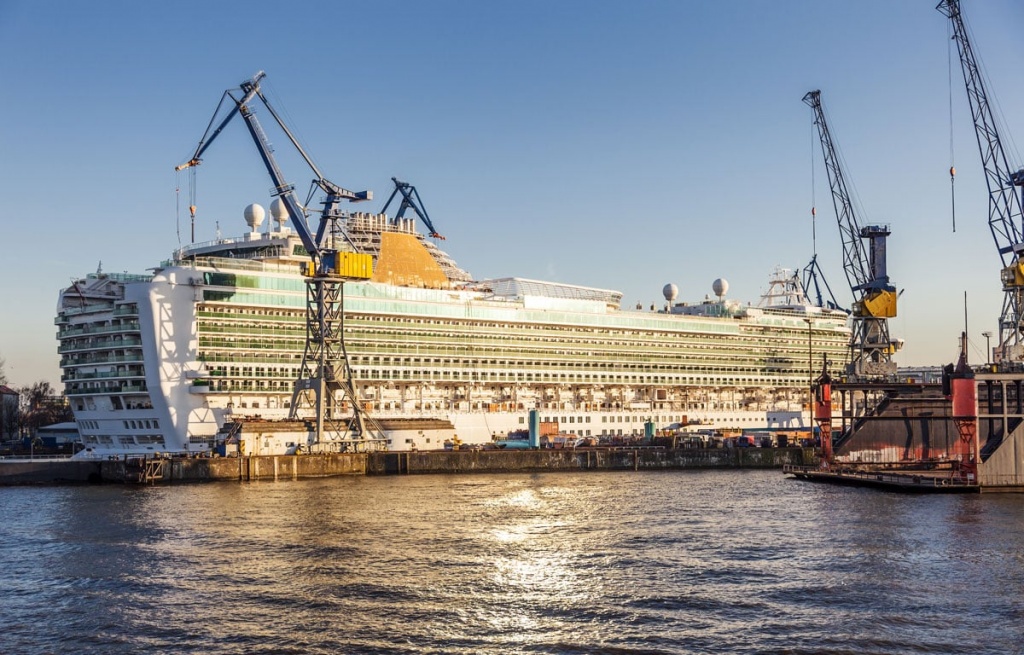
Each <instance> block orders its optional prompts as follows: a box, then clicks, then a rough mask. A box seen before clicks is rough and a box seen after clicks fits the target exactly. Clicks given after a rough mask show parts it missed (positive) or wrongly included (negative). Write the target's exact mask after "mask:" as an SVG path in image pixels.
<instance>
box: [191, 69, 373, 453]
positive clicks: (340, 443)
mask: <svg viewBox="0 0 1024 655" xmlns="http://www.w3.org/2000/svg"><path fill="white" fill-rule="evenodd" d="M264 77H265V74H264V72H263V71H260V72H258V73H257V74H256V75H255V76H253V77H252V78H251V79H249V80H246V81H245V82H242V84H241V85H240V86H239V90H240V91H241V95H240V96H239V97H236V96H235V95H234V94H233V93H232V90H228V91H225V92H224V96H223V97H222V98H221V103H220V104H219V105H218V106H217V109H216V111H215V112H214V117H213V119H211V121H210V126H212V125H213V124H214V121H215V120H216V118H217V115H218V114H219V113H220V110H221V107H222V106H223V105H224V102H225V99H227V98H230V99H231V101H232V102H233V103H234V106H233V107H231V108H230V109H229V111H228V113H227V115H226V116H225V117H224V118H223V119H222V120H221V121H220V123H219V124H218V125H217V127H216V129H214V130H213V131H212V132H210V127H209V126H208V127H207V133H206V134H204V135H203V138H202V139H201V140H200V142H199V146H198V147H197V148H196V151H195V153H194V154H193V155H192V157H191V159H189V160H188V161H187V162H185V163H184V164H181V165H180V166H178V167H177V168H176V170H183V169H186V168H190V167H193V166H197V165H199V164H200V163H201V161H202V159H201V157H202V155H203V154H204V153H205V152H206V150H207V148H209V147H210V145H211V144H212V143H213V141H214V140H215V139H216V138H217V136H218V135H219V134H220V133H221V131H222V130H223V129H224V128H225V127H226V126H227V124H228V123H229V122H230V121H231V119H233V118H234V117H235V116H241V117H242V119H243V120H244V121H245V125H246V127H247V128H248V130H249V134H250V136H251V137H252V140H253V143H255V145H256V149H257V151H258V152H259V155H260V158H261V159H262V160H263V164H264V166H265V167H266V169H267V172H268V173H269V174H270V178H271V180H272V181H273V183H274V187H273V191H272V195H274V196H276V197H278V198H279V199H280V200H281V202H282V203H283V204H284V207H285V209H286V210H287V212H288V217H289V218H290V219H291V224H292V225H293V226H294V228H295V231H296V233H297V234H298V236H299V239H300V240H301V241H302V245H303V247H305V249H306V251H307V252H308V253H309V256H310V259H311V261H310V263H309V265H308V266H307V267H306V269H305V271H303V272H304V273H305V276H306V344H305V349H304V352H303V357H302V366H301V372H300V375H299V378H298V379H297V380H296V382H295V388H294V392H293V395H292V403H291V408H290V418H291V419H298V418H300V417H299V412H300V411H301V410H303V409H312V410H313V413H314V421H315V427H314V429H315V440H314V441H313V443H312V444H310V445H311V450H320V451H325V450H337V451H343V450H360V449H370V448H383V447H384V444H385V439H384V437H383V434H382V431H381V430H380V426H379V425H376V423H375V421H373V420H372V419H370V418H369V417H368V416H366V415H365V413H364V412H363V409H362V405H361V403H360V402H359V401H358V398H357V397H356V393H355V386H354V383H353V380H352V370H351V368H350V366H349V362H348V356H347V353H346V351H345V342H344V336H343V335H344V311H343V309H344V283H345V281H346V280H347V279H367V278H369V277H370V275H371V274H372V256H371V255H369V254H364V253H357V252H354V251H348V250H341V249H338V248H337V247H336V244H335V243H334V237H335V235H337V234H344V231H343V230H340V229H339V225H338V222H339V221H340V220H342V219H343V218H344V217H345V215H344V213H343V212H342V211H341V210H340V208H339V205H340V203H341V202H342V201H350V202H358V201H361V200H371V199H372V198H373V194H372V193H371V192H369V191H361V192H358V193H355V192H352V191H348V190H347V189H344V188H342V187H340V186H338V185H336V184H334V183H333V182H331V181H329V180H327V178H325V177H324V176H323V174H322V173H321V172H320V170H319V169H318V168H317V166H316V165H315V164H314V163H313V161H312V159H311V158H310V157H309V155H307V154H306V152H305V150H304V149H303V148H302V146H301V145H300V144H299V143H298V141H297V140H296V139H295V137H294V136H293V135H292V132H291V130H289V129H288V126H287V125H285V123H284V121H283V120H281V118H280V116H279V115H278V114H277V112H276V111H274V108H273V107H272V106H271V105H270V103H269V102H268V101H267V99H266V97H265V96H264V95H263V93H262V92H261V91H260V80H262V79H263V78H264ZM256 98H259V100H260V101H261V102H262V103H263V105H264V106H265V107H266V108H267V110H268V111H269V112H270V114H271V116H273V118H274V120H275V121H276V122H277V124H278V126H279V127H280V128H281V129H282V131H283V132H284V133H285V134H286V135H287V137H288V139H289V141H291V143H292V145H293V146H295V148H296V150H297V151H298V152H299V154H300V155H301V156H302V158H303V159H304V160H305V162H306V164H307V165H308V166H309V167H310V168H311V169H312V170H313V173H314V175H315V177H314V179H313V185H314V186H315V187H318V188H320V189H321V190H322V191H323V192H324V194H325V197H324V200H323V201H322V204H323V209H322V210H321V213H320V223H319V226H318V227H317V231H316V234H315V235H314V234H312V233H311V232H310V230H309V228H308V227H307V226H306V218H307V216H306V210H305V208H304V207H303V205H302V204H301V203H300V202H299V200H298V198H297V197H296V196H295V187H294V186H293V185H292V184H289V183H288V182H287V181H286V180H285V178H284V174H283V173H282V172H281V169H280V167H279V166H278V164H277V161H276V159H275V158H274V155H273V148H272V147H271V145H270V141H269V139H267V136H266V133H265V132H264V131H263V127H262V126H261V125H260V122H259V120H258V119H257V118H256V113H255V111H254V110H253V108H252V106H251V103H252V102H253V100H254V99H256ZM346 238H347V237H346ZM339 394H340V395H341V396H342V397H344V398H347V400H348V401H349V402H350V404H351V406H352V418H351V420H346V418H345V417H343V416H342V415H341V411H340V405H339V403H338V396H339Z"/></svg>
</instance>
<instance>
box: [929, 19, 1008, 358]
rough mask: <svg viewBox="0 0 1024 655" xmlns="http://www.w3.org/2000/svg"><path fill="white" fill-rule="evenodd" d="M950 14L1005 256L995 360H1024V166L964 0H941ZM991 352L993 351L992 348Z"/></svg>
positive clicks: (993, 226)
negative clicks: (1004, 128) (1012, 151)
mask: <svg viewBox="0 0 1024 655" xmlns="http://www.w3.org/2000/svg"><path fill="white" fill-rule="evenodd" d="M936 9H938V10H939V11H940V12H941V13H943V14H944V15H945V16H946V17H947V18H949V20H950V23H951V25H952V29H953V37H952V38H953V40H954V41H956V45H957V49H958V50H959V52H960V67H961V68H962V69H963V74H964V84H965V85H966V87H967V100H968V102H969V103H970V106H971V115H972V116H973V118H974V132H975V135H976V136H977V139H978V150H979V151H980V152H981V166H982V168H983V169H984V170H985V184H986V185H987V186H988V226H989V229H990V230H991V232H992V238H993V239H994V240H995V242H996V249H997V250H998V251H999V257H1000V258H1001V260H1002V270H1001V274H1000V277H1001V279H1002V283H1003V309H1002V312H1001V313H1000V316H999V341H998V342H997V343H996V350H995V361H996V362H1005V363H1017V364H1021V363H1024V334H1022V332H1024V259H1022V253H1024V227H1022V214H1021V206H1022V204H1024V201H1022V199H1021V197H1020V196H1019V195H1018V192H1017V190H1016V188H1015V187H1024V169H1017V170H1014V169H1013V168H1011V167H1010V165H1009V163H1008V160H1007V158H1006V153H1005V152H1004V151H1003V145H1002V142H1001V141H1000V139H999V130H998V129H997V127H996V120H995V116H994V115H993V113H992V107H991V105H990V103H989V98H988V94H987V93H986V92H985V83H984V81H983V76H982V71H981V67H980V65H979V62H978V60H977V58H976V57H975V55H974V49H973V48H972V47H971V42H970V39H969V38H968V36H967V27H966V25H965V24H964V19H963V15H962V14H961V12H960V2H959V0H942V2H940V3H939V4H938V6H937V7H936ZM987 356H988V357H991V356H992V353H991V352H990V353H988V355H987Z"/></svg>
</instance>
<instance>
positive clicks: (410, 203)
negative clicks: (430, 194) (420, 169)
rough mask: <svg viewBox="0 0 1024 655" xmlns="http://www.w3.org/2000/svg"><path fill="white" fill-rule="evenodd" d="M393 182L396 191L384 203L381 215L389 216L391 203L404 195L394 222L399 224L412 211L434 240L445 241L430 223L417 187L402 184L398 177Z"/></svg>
mask: <svg viewBox="0 0 1024 655" xmlns="http://www.w3.org/2000/svg"><path fill="white" fill-rule="evenodd" d="M391 181H392V182H394V183H395V190H394V191H392V192H391V195H390V196H388V201H387V202H386V203H384V208H383V209H381V210H380V212H379V213H381V214H387V213H388V207H390V206H391V202H392V201H393V200H394V199H395V196H397V195H398V194H402V203H401V204H400V205H399V206H398V211H397V212H395V218H394V222H396V223H397V222H398V221H400V220H402V219H403V218H404V217H405V210H407V209H410V208H411V209H412V211H413V212H414V213H415V214H416V215H417V216H419V217H420V220H421V221H423V224H424V225H426V226H427V229H428V230H430V231H429V232H428V234H429V235H430V238H432V239H440V240H441V241H444V240H445V239H444V237H443V236H441V235H440V234H438V233H437V230H435V229H434V224H433V223H431V222H430V216H428V215H427V208H426V207H424V206H423V201H422V200H420V194H419V192H417V191H416V187H414V186H413V185H411V184H409V183H408V182H402V181H401V180H399V179H398V178H397V177H393V178H391Z"/></svg>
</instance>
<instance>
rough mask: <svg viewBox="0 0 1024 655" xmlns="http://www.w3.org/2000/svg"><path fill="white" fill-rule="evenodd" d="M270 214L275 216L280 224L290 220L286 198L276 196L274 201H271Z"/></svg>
mask: <svg viewBox="0 0 1024 655" xmlns="http://www.w3.org/2000/svg"><path fill="white" fill-rule="evenodd" d="M270 215H271V216H273V217H274V221H276V222H277V224H278V225H279V226H280V225H284V223H285V221H287V220H288V207H287V206H285V204H284V200H281V199H280V198H274V202H272V203H270Z"/></svg>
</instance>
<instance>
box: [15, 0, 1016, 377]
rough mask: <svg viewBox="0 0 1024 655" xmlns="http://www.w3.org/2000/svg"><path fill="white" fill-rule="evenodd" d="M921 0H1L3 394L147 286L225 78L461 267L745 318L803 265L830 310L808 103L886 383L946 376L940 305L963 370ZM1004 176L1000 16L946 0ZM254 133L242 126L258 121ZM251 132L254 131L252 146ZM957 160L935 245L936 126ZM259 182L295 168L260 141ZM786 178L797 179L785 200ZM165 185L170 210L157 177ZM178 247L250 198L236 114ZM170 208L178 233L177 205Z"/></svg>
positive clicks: (976, 212)
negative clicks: (971, 50) (895, 312)
mask: <svg viewBox="0 0 1024 655" xmlns="http://www.w3.org/2000/svg"><path fill="white" fill-rule="evenodd" d="M935 2H936V0H921V1H913V2H912V1H910V0H903V1H899V2H893V1H891V0H865V1H863V2H848V1H843V0H834V1H833V0H792V1H787V2H783V3H778V2H767V1H754V0H738V1H735V2H700V3H698V2H689V1H684V0H678V1H672V2H657V1H643V2H626V1H622V2H610V1H603V2H602V1H582V0H580V1H555V2H540V1H530V0H517V1H516V2H502V1H497V0H496V1H492V2H470V1H438V2H412V1H408V2H402V1H398V2H305V3H295V4H294V5H291V6H289V7H288V8H287V10H285V9H284V7H285V6H284V5H282V4H281V3H269V2H260V1H254V2H245V3H229V2H222V3H208V2H190V1H187V0H186V1H182V2H174V3H142V2H134V1H132V2H114V1H106V2H94V3H81V2H70V1H51V2H35V1H27V0H26V1H22V0H2V1H0V44H2V46H0V47H2V48H3V57H2V58H0V82H2V84H3V89H4V95H5V100H4V102H3V103H2V104H0V153H2V155H3V156H2V157H0V185H2V190H3V197H4V199H5V204H6V206H7V210H6V212H5V214H6V215H5V216H4V223H3V225H4V236H3V241H2V253H3V263H4V266H3V272H4V275H3V278H2V282H0V308H2V309H0V311H2V320H0V357H3V358H4V359H5V360H6V362H7V366H6V372H7V375H8V378H9V379H10V381H11V382H12V383H13V384H15V385H27V384H30V383H32V382H35V381H36V380H48V381H50V382H51V383H53V384H54V385H57V384H58V382H59V376H60V372H59V368H58V361H59V358H58V356H57V353H56V347H57V343H56V339H55V332H56V328H55V326H54V324H53V318H54V312H55V305H56V300H57V293H58V291H59V290H60V289H61V288H62V287H64V286H67V284H68V283H69V282H70V280H71V279H72V278H74V277H78V276H82V275H84V274H85V273H87V272H90V271H94V270H96V267H97V264H98V263H99V262H100V261H102V262H103V268H104V270H106V271H116V272H121V271H128V272H144V271H145V270H146V269H147V268H149V267H151V266H154V265H155V264H157V263H158V262H159V261H161V260H163V259H166V258H167V257H168V256H169V254H170V253H171V251H172V250H173V249H174V248H175V247H176V246H177V244H178V230H179V226H180V234H181V239H182V240H183V242H187V240H188V238H189V236H188V231H189V228H188V219H187V210H186V209H185V207H186V206H187V205H188V196H187V181H188V180H187V177H185V176H184V175H182V176H180V177H179V176H177V175H176V174H175V173H174V170H173V169H174V166H175V165H177V164H179V163H181V162H183V161H185V160H186V159H188V157H189V156H190V155H191V153H192V151H193V150H194V148H195V145H196V143H197V142H198V140H199V138H200V136H201V135H202V132H203V130H204V129H205V127H206V124H207V122H208V121H209V119H210V116H211V115H212V114H213V110H214V108H215V106H216V104H217V102H218V100H219V99H220V96H221V94H222V92H223V91H224V90H225V89H228V88H231V87H236V86H237V85H238V84H239V83H240V82H241V81H242V80H244V79H247V78H248V77H250V76H252V75H253V74H254V73H255V72H256V71H257V70H261V69H262V70H265V71H266V72H267V78H266V80H265V82H264V85H263V86H264V90H265V92H267V94H268V96H269V97H270V98H271V101H272V102H274V103H275V106H276V107H277V108H278V109H279V110H280V111H281V112H282V113H284V114H285V117H286V120H287V121H288V122H289V123H290V125H291V126H292V127H293V128H294V129H295V131H296V132H297V133H298V135H299V138H300V139H301V140H302V141H303V143H304V144H305V146H306V147H307V149H308V150H309V152H310V154H311V155H312V156H313V158H314V159H315V161H316V162H317V164H318V165H319V166H320V168H321V169H322V170H323V171H324V173H325V175H326V176H327V177H328V178H330V179H331V180H333V181H334V182H336V183H338V184H340V185H342V186H345V187H347V188H349V189H353V190H362V189H371V190H373V191H374V193H375V198H376V200H374V201H373V202H372V203H368V204H366V205H362V206H359V207H358V209H368V210H374V211H376V210H379V209H380V206H381V205H382V204H383V201H384V200H385V199H386V198H387V195H388V194H389V193H390V191H391V182H390V178H391V177H392V176H398V177H399V178H400V179H405V180H407V181H409V182H412V183H413V184H415V185H416V186H417V188H418V190H419V192H420V195H421V196H422V198H423V201H424V203H425V204H426V207H427V209H428V210H429V212H430V215H431V218H432V219H433V222H434V224H435V226H436V227H437V228H438V230H439V231H440V232H441V233H442V234H444V235H445V236H447V237H448V240H447V241H446V242H444V244H443V245H444V248H445V249H446V250H448V251H449V253H450V254H451V255H452V256H453V257H454V258H455V260H456V261H457V262H459V263H460V264H461V265H462V266H463V267H464V268H466V269H468V270H469V271H470V272H471V273H473V275H474V276H475V277H477V278H487V277H500V276H509V275H518V276H523V277H532V278H540V279H552V280H557V281H563V282H570V283H578V284H584V285H589V286H595V287H603V288H612V289H618V290H620V291H622V292H623V293H624V294H625V299H624V304H625V305H627V306H632V305H635V304H636V303H638V302H641V303H643V304H644V305H649V304H650V303H652V302H660V300H661V288H662V287H663V286H664V285H665V284H666V283H668V282H673V283H675V284H677V285H678V286H679V288H680V300H700V299H702V298H703V297H704V296H705V295H706V294H708V293H710V290H711V282H712V281H713V280H714V279H715V278H718V277H724V278H726V279H727V280H728V281H729V282H730V290H729V296H730V297H732V298H735V299H738V300H742V301H756V300H757V298H758V297H759V295H760V293H761V292H763V291H764V289H765V287H766V279H767V275H768V273H769V272H770V270H771V269H772V268H774V267H775V266H777V265H782V266H785V267H789V268H797V267H802V266H803V265H804V264H806V263H807V261H808V260H809V259H810V256H811V253H812V244H811V229H810V227H811V223H810V208H811V206H812V203H813V204H816V205H817V208H818V212H817V215H818V226H817V234H818V239H817V249H818V253H819V260H820V261H821V263H822V264H823V267H824V268H825V271H826V275H827V277H828V279H829V282H830V283H831V285H832V286H833V288H834V289H836V290H837V293H838V294H839V295H840V299H841V300H842V301H843V302H848V301H849V295H850V294H849V291H848V289H847V288H846V283H845V278H844V276H843V273H842V269H841V263H840V262H841V246H840V242H839V232H838V228H837V227H836V223H835V215H834V212H833V210H832V205H831V199H830V195H829V189H828V183H827V180H826V178H825V173H824V168H823V166H822V163H821V162H822V159H821V152H820V147H819V145H818V141H817V136H816V133H815V132H814V127H813V122H812V115H811V110H810V108H809V107H807V106H806V105H804V104H803V103H802V102H801V98H802V97H803V95H804V94H805V93H806V92H807V91H809V90H811V89H821V91H822V102H823V104H824V106H825V109H826V111H827V113H828V116H829V120H830V127H831V128H832V134H833V137H834V138H835V140H836V143H837V145H838V146H839V149H840V151H841V154H842V156H843V158H844V160H845V162H846V166H847V168H846V173H847V176H848V179H849V181H850V182H851V183H852V186H853V187H854V190H855V193H856V198H857V203H858V204H857V207H858V210H859V212H858V213H859V217H860V221H861V223H862V224H868V223H884V224H889V225H890V226H891V227H892V231H893V234H892V236H891V237H890V240H889V272H890V276H891V277H892V281H893V283H894V284H895V285H896V286H897V287H898V288H900V289H905V292H904V294H903V296H902V298H901V305H900V308H899V314H900V315H899V316H898V317H897V318H896V319H895V320H894V321H893V323H892V327H891V332H892V333H893V334H894V335H897V336H900V337H902V338H904V339H905V340H906V346H905V349H904V350H903V352H902V353H901V354H900V355H899V356H898V358H897V360H898V361H899V363H900V364H904V365H932V364H940V363H944V362H948V361H951V360H952V359H954V357H955V355H956V349H957V337H958V334H959V332H960V330H961V329H962V325H963V315H964V309H963V303H964V294H965V292H966V294H967V302H968V313H969V320H970V325H969V333H970V338H971V342H972V357H973V358H974V359H975V360H980V359H981V358H982V357H983V355H982V351H983V350H984V338H983V337H982V336H981V332H982V331H984V330H994V329H995V324H996V318H997V316H998V314H999V311H1000V304H1001V301H1002V292H1001V289H1000V285H999V277H998V272H999V258H998V256H997V254H996V250H995V246H994V243H993V240H992V237H991V234H990V232H989V229H988V224H987V219H988V213H987V212H988V210H987V191H986V189H985V186H984V178H983V177H982V173H981V166H980V159H979V156H978V152H977V145H976V143H975V137H974V131H973V125H972V123H971V121H970V114H969V111H968V108H967V103H966V97H965V96H966V94H965V91H964V88H963V81H962V77H961V73H960V70H959V64H958V61H957V60H956V54H955V52H954V62H953V63H954V66H955V68H954V70H953V75H954V76H953V87H952V108H953V112H952V113H953V122H952V130H951V125H950V97H951V96H950V85H949V67H948V56H949V50H948V46H947V42H948V39H947V36H948V26H947V19H946V18H945V17H944V16H942V15H941V14H939V12H937V11H935V8H934V7H935ZM963 9H964V13H965V16H966V17H967V20H968V23H969V25H970V27H971V29H972V31H973V34H974V46H975V49H976V52H977V53H978V55H979V56H980V58H981V59H982V61H983V63H984V66H985V69H986V71H987V74H988V77H989V81H990V85H989V92H990V94H991V95H992V96H993V97H994V99H995V100H996V101H997V103H998V105H999V107H1000V108H1001V110H1002V112H1003V113H1004V115H1005V116H1006V123H1005V124H1004V125H1003V128H1004V130H1003V132H1004V133H1003V136H1004V141H1005V142H1006V143H1005V145H1006V147H1007V149H1008V153H1009V154H1010V158H1011V160H1012V161H1011V163H1016V164H1018V165H1019V164H1021V163H1024V160H1022V159H1021V158H1020V157H1019V156H1018V154H1017V150H1016V149H1015V148H1014V147H1013V144H1012V142H1011V140H1010V139H1011V137H1012V136H1013V135H1014V134H1018V135H1022V136H1021V137H1020V138H1024V120H1022V118H1021V117H1022V116H1024V112H1022V111H1021V110H1022V108H1024V91H1022V90H1021V85H1020V84H1019V72H1018V69H1019V62H1020V61H1024V40H1022V39H1020V37H1019V34H1020V33H1021V29H1022V28H1024V5H1022V4H1021V3H1019V2H1014V1H1012V0H987V1H985V2H980V1H978V0H964V2H963ZM269 122H270V121H269V118H267V119H265V120H264V123H265V124H269ZM268 131H269V130H268ZM951 133H952V137H953V152H954V161H955V164H956V167H957V171H958V174H957V182H956V198H957V206H956V214H957V232H956V233H955V234H954V233H953V231H952V229H951V218H950V190H949V175H948V168H949V165H950V135H951ZM271 140H272V141H273V142H274V143H275V145H276V146H277V148H278V154H279V156H280V158H281V162H282V167H283V169H284V171H285V175H286V176H287V177H288V178H289V179H290V180H291V181H292V182H294V183H295V184H296V186H297V187H298V188H299V189H300V190H305V189H306V187H307V185H308V182H309V179H310V177H311V176H310V174H309V172H308V171H307V169H306V168H304V167H303V166H302V165H301V163H300V162H298V161H297V160H295V159H294V157H291V156H290V155H289V154H288V151H289V148H288V147H287V144H286V142H285V140H284V137H283V136H280V135H277V134H275V133H271ZM812 166H813V168H814V175H813V184H812ZM178 185H180V188H181V195H180V207H181V209H180V210H179V209H178V207H179V196H178V195H177V194H176V188H177V186H178ZM197 185H198V187H197V189H198V195H197V205H198V208H199V209H198V213H197V227H196V233H197V234H196V238H197V240H199V241H202V240H207V239H211V238H213V237H214V235H215V230H216V225H217V224H218V223H219V225H220V228H221V231H222V232H223V233H224V234H225V235H233V234H236V233H240V232H241V231H242V226H243V225H244V224H243V221H242V209H243V208H244V207H245V205H247V204H248V203H250V202H259V203H261V204H263V205H267V204H268V202H269V197H268V194H267V189H268V187H269V186H270V182H269V179H268V178H267V176H266V173H265V172H264V170H263V169H262V166H261V164H260V162H259V158H258V157H257V155H256V152H255V149H254V148H253V146H252V144H251V143H250V142H249V137H248V135H247V133H246V132H245V130H244V127H243V126H242V124H241V123H237V124H232V125H231V126H230V127H229V128H228V129H227V130H226V131H225V133H224V134H223V135H222V136H221V137H220V138H219V139H218V141H217V143H216V144H215V145H214V146H213V147H212V148H211V149H210V150H209V151H208V153H207V154H206V155H205V157H204V163H203V165H202V166H201V167H200V168H199V170H198V176H197ZM179 211H180V215H179Z"/></svg>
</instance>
